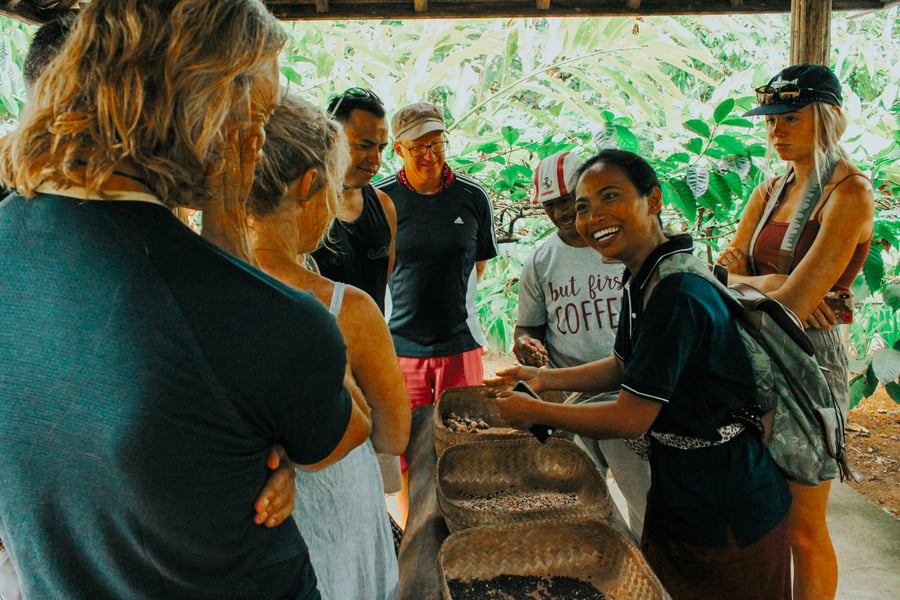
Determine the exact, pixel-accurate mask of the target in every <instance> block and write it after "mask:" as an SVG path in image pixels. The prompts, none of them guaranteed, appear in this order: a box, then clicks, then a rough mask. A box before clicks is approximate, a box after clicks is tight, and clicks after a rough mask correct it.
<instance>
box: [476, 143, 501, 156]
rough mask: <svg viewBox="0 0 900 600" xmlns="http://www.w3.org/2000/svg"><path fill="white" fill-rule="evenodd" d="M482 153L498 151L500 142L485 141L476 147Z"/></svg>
mask: <svg viewBox="0 0 900 600" xmlns="http://www.w3.org/2000/svg"><path fill="white" fill-rule="evenodd" d="M476 149H477V150H478V151H479V152H481V153H482V154H494V153H495V152H500V144H498V143H497V142H487V143H484V144H481V145H479V146H477V147H476Z"/></svg>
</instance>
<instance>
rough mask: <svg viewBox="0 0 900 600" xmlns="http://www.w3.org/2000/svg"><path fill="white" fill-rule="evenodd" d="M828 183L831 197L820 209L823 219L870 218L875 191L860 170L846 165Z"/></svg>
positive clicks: (873, 207)
mask: <svg viewBox="0 0 900 600" xmlns="http://www.w3.org/2000/svg"><path fill="white" fill-rule="evenodd" d="M829 183H830V187H831V190H829V191H830V194H831V197H830V198H829V200H828V203H827V204H826V205H825V208H824V210H823V211H822V212H823V215H822V218H823V220H824V219H828V218H829V217H837V218H847V217H851V218H852V217H853V216H857V217H863V218H864V219H865V218H867V219H868V220H871V218H872V215H873V211H874V209H875V191H874V189H873V188H872V182H871V181H870V180H869V178H868V177H867V176H866V175H865V174H864V173H863V172H862V171H860V170H859V169H857V168H856V167H854V166H852V165H847V169H844V170H843V172H840V173H836V174H835V175H834V176H833V177H832V178H831V182H829Z"/></svg>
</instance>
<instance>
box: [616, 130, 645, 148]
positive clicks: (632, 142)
mask: <svg viewBox="0 0 900 600" xmlns="http://www.w3.org/2000/svg"><path fill="white" fill-rule="evenodd" d="M616 144H618V146H619V148H621V149H622V150H628V151H629V152H634V153H635V154H637V153H640V150H641V144H640V142H639V141H638V138H637V136H636V135H634V133H633V132H632V131H631V129H629V128H628V127H625V126H623V125H616Z"/></svg>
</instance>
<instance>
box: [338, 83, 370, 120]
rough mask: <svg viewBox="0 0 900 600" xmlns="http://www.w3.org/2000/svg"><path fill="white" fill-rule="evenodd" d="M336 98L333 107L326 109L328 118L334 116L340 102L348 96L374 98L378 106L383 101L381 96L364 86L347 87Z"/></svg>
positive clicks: (339, 106)
mask: <svg viewBox="0 0 900 600" xmlns="http://www.w3.org/2000/svg"><path fill="white" fill-rule="evenodd" d="M337 98H338V101H337V103H336V104H335V105H334V108H332V109H331V110H330V111H328V118H329V119H331V118H334V115H335V114H337V111H338V109H340V108H341V104H342V103H343V102H344V100H346V99H348V98H355V99H357V100H359V99H362V98H368V99H369V100H374V101H375V102H377V103H378V104H379V106H384V102H382V101H381V98H379V97H378V95H377V94H375V92H373V91H372V90H367V89H366V88H361V87H352V88H348V89H346V90H344V93H343V94H341V95H340V96H337Z"/></svg>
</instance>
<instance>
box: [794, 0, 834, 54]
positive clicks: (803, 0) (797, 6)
mask: <svg viewBox="0 0 900 600" xmlns="http://www.w3.org/2000/svg"><path fill="white" fill-rule="evenodd" d="M801 63H811V64H814V65H825V66H826V67H827V66H829V64H830V63H831V0H791V64H792V65H798V64H801Z"/></svg>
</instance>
